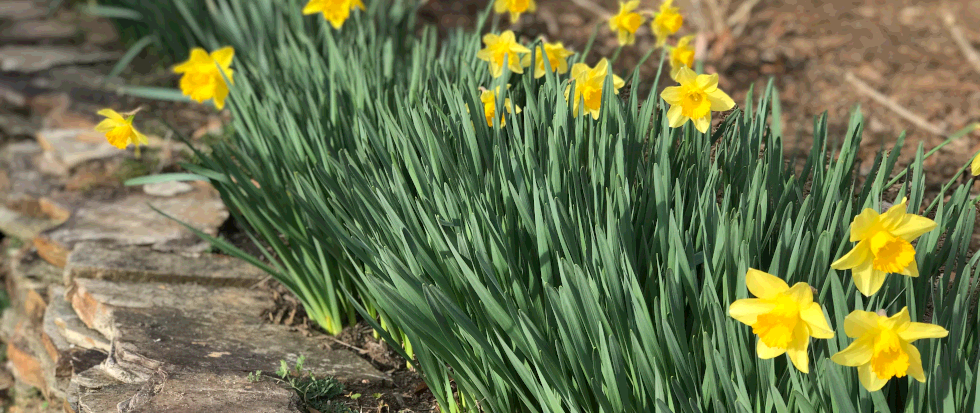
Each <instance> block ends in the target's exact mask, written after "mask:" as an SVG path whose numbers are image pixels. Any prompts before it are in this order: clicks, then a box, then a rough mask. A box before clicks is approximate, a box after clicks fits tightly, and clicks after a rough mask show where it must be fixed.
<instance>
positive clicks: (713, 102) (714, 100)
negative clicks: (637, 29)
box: [660, 67, 735, 133]
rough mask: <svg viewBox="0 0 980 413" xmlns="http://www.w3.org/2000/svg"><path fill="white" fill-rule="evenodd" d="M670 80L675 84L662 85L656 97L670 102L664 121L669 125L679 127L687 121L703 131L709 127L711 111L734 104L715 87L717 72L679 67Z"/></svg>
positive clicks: (716, 84)
mask: <svg viewBox="0 0 980 413" xmlns="http://www.w3.org/2000/svg"><path fill="white" fill-rule="evenodd" d="M674 80H676V81H677V83H679V84H680V85H679V86H671V87H668V88H664V91H663V92H661V93H660V97H661V98H663V99H664V101H665V102H667V103H669V104H670V110H668V111H667V121H668V122H670V127H672V128H679V127H681V126H682V125H684V124H685V123H687V121H688V120H691V121H693V122H694V128H695V129H697V130H698V131H700V132H701V133H705V132H707V131H708V127H709V126H711V111H716V112H720V111H726V110H729V109H731V108H733V107H735V101H733V100H732V98H730V97H728V95H727V94H725V92H722V91H721V89H718V75H717V74H713V75H699V74H697V73H694V71H693V70H691V69H689V68H687V67H682V68H680V70H678V71H677V76H675V78H674Z"/></svg>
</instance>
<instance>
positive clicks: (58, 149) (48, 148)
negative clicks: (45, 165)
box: [36, 129, 127, 174]
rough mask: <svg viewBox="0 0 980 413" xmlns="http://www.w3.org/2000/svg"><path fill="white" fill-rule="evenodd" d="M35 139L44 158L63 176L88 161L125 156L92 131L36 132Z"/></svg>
mask: <svg viewBox="0 0 980 413" xmlns="http://www.w3.org/2000/svg"><path fill="white" fill-rule="evenodd" d="M36 138H37V142H38V144H40V145H41V149H43V150H44V155H45V157H46V158H47V159H48V160H50V161H51V162H53V163H56V164H59V166H60V168H59V169H61V170H63V171H64V173H63V174H66V173H67V172H68V171H70V170H71V169H72V168H75V167H76V166H78V165H81V164H83V163H86V162H89V161H95V160H99V159H107V158H112V157H114V156H124V155H126V154H127V152H126V151H123V150H120V149H119V148H116V147H115V146H112V145H110V144H109V141H108V140H106V139H105V136H103V135H101V134H99V133H98V132H95V131H94V130H92V129H45V130H41V131H38V132H37V135H36Z"/></svg>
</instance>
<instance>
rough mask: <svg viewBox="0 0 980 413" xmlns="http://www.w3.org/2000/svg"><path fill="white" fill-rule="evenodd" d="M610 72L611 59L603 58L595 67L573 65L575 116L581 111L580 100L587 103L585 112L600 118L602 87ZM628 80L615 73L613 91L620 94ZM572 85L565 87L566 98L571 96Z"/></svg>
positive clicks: (573, 106) (594, 117) (582, 64)
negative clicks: (625, 80) (620, 89)
mask: <svg viewBox="0 0 980 413" xmlns="http://www.w3.org/2000/svg"><path fill="white" fill-rule="evenodd" d="M608 72H609V61H607V60H606V59H602V60H600V61H599V63H597V64H596V65H595V67H594V68H592V67H589V65H587V64H585V63H576V64H575V65H573V66H572V82H574V84H575V96H573V99H574V100H573V103H572V111H573V112H574V116H578V113H579V101H580V100H581V101H582V102H583V103H584V104H585V109H584V111H585V113H588V114H591V115H592V118H593V119H599V109H600V108H601V107H602V87H603V86H604V85H605V84H606V74H607V73H608ZM625 84H626V82H624V81H623V79H622V78H620V77H619V76H616V75H615V74H613V92H614V93H616V94H619V88H621V87H623V86H624V85H625ZM571 88H572V86H571V85H569V86H568V88H566V89H565V99H568V98H569V96H568V95H569V92H570V91H571Z"/></svg>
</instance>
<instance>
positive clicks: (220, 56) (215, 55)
mask: <svg viewBox="0 0 980 413" xmlns="http://www.w3.org/2000/svg"><path fill="white" fill-rule="evenodd" d="M211 58H212V59H214V61H215V62H217V63H218V65H219V66H221V67H222V68H227V67H228V66H231V61H232V59H234V58H235V49H234V48H232V47H222V48H220V49H218V50H215V51H214V52H212V53H211Z"/></svg>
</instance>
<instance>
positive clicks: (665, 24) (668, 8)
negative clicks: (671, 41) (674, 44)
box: [650, 0, 684, 47]
mask: <svg viewBox="0 0 980 413" xmlns="http://www.w3.org/2000/svg"><path fill="white" fill-rule="evenodd" d="M673 3H674V0H664V2H663V3H662V4H660V12H659V13H657V14H656V15H654V17H653V23H651V25H650V26H651V27H652V28H653V35H654V36H657V47H660V46H663V45H664V43H667V37H669V36H670V35H672V34H674V33H677V31H678V30H680V29H681V25H683V24H684V16H681V14H680V12H679V11H680V9H679V8H677V7H673Z"/></svg>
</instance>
